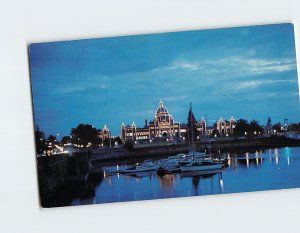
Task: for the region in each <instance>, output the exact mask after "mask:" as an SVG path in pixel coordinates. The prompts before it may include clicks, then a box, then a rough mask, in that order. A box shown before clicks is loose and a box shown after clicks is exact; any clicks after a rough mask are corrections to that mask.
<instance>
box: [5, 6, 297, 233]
mask: <svg viewBox="0 0 300 233" xmlns="http://www.w3.org/2000/svg"><path fill="white" fill-rule="evenodd" d="M299 12H300V2H299V1H296V0H295V1H289V0H285V1H283V0H282V1H281V0H277V1H275V0H272V1H271V0H265V1H262V0H251V1H248V2H245V1H240V0H227V1H222V0H214V1H213V0H202V1H196V0H190V1H179V0H173V1H167V0H152V1H145V0H141V1H137V0H134V1H130V0H127V1H124V0H110V1H107V0H106V1H105V0H98V1H96V0H94V1H77V0H66V1H61V0H51V1H35V0H28V1H5V2H2V3H1V8H0V31H1V37H0V38H1V39H0V41H1V43H0V78H1V85H0V93H1V101H0V103H1V114H0V122H1V127H0V137H1V138H0V142H1V153H0V184H1V185H0V232H5V233H7V232H22V233H26V232H30V233H34V232H44V233H48V232H58V233H60V232H72V233H77V232H78V233H82V232H87V233H92V232H97V233H99V232H105V233H109V232H122V233H126V232H130V233H132V232H143V233H147V232H164V233H169V232H170V233H176V232H181V233H185V232H222V233H225V232H230V233H234V232H239V233H240V232H243V233H245V232H251V233H253V232H272V233H276V232H278V233H279V232H280V233H282V232H285V233H287V232H297V231H299V224H298V222H299V210H300V201H299V200H300V199H299V197H300V189H293V190H278V191H266V192H256V193H244V194H228V195H216V196H204V197H192V198H176V199H166V200H154V201H141V202H129V203H115V204H101V205H90V206H80V207H66V208H53V209H40V208H39V202H38V191H37V180H36V164H35V157H34V144H33V123H32V108H31V96H30V82H29V69H28V57H27V44H28V43H30V42H41V41H56V40H67V39H81V38H99V37H107V36H117V35H132V34H144V33H153V32H168V31H181V30H193V29H206V28H220V27H226V26H243V25H255V24H270V23H283V22H292V23H294V26H295V32H296V42H297V43H296V44H297V57H298V58H299V40H300V14H299ZM298 67H299V59H298Z"/></svg>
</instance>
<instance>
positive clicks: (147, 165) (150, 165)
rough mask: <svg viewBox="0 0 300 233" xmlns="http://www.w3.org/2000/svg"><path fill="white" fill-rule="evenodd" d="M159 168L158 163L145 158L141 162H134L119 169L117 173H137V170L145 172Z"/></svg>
mask: <svg viewBox="0 0 300 233" xmlns="http://www.w3.org/2000/svg"><path fill="white" fill-rule="evenodd" d="M158 168H159V164H157V163H154V162H152V161H149V160H145V161H144V162H143V163H142V164H136V165H134V166H131V167H130V168H125V169H120V170H118V173H137V172H147V171H156V170H157V169H158Z"/></svg>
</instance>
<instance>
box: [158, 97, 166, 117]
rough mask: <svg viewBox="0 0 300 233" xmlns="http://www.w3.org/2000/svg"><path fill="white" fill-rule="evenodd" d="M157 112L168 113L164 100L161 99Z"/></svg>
mask: <svg viewBox="0 0 300 233" xmlns="http://www.w3.org/2000/svg"><path fill="white" fill-rule="evenodd" d="M156 113H157V114H159V113H168V110H167V109H166V108H165V107H164V103H163V102H162V100H160V102H159V107H158V108H157V110H156Z"/></svg>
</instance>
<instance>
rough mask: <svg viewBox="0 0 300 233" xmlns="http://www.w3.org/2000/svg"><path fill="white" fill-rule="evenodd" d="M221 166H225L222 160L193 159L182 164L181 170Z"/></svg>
mask: <svg viewBox="0 0 300 233" xmlns="http://www.w3.org/2000/svg"><path fill="white" fill-rule="evenodd" d="M221 168H223V164H222V163H221V162H214V161H212V160H203V161H192V162H190V163H188V164H180V170H181V172H191V171H207V170H215V169H221Z"/></svg>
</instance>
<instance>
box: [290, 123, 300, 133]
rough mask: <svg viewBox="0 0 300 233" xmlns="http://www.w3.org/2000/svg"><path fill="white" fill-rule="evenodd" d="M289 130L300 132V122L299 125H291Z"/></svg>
mask: <svg viewBox="0 0 300 233" xmlns="http://www.w3.org/2000/svg"><path fill="white" fill-rule="evenodd" d="M288 130H289V131H298V132H299V131H300V122H299V123H293V124H290V125H289V127H288Z"/></svg>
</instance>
